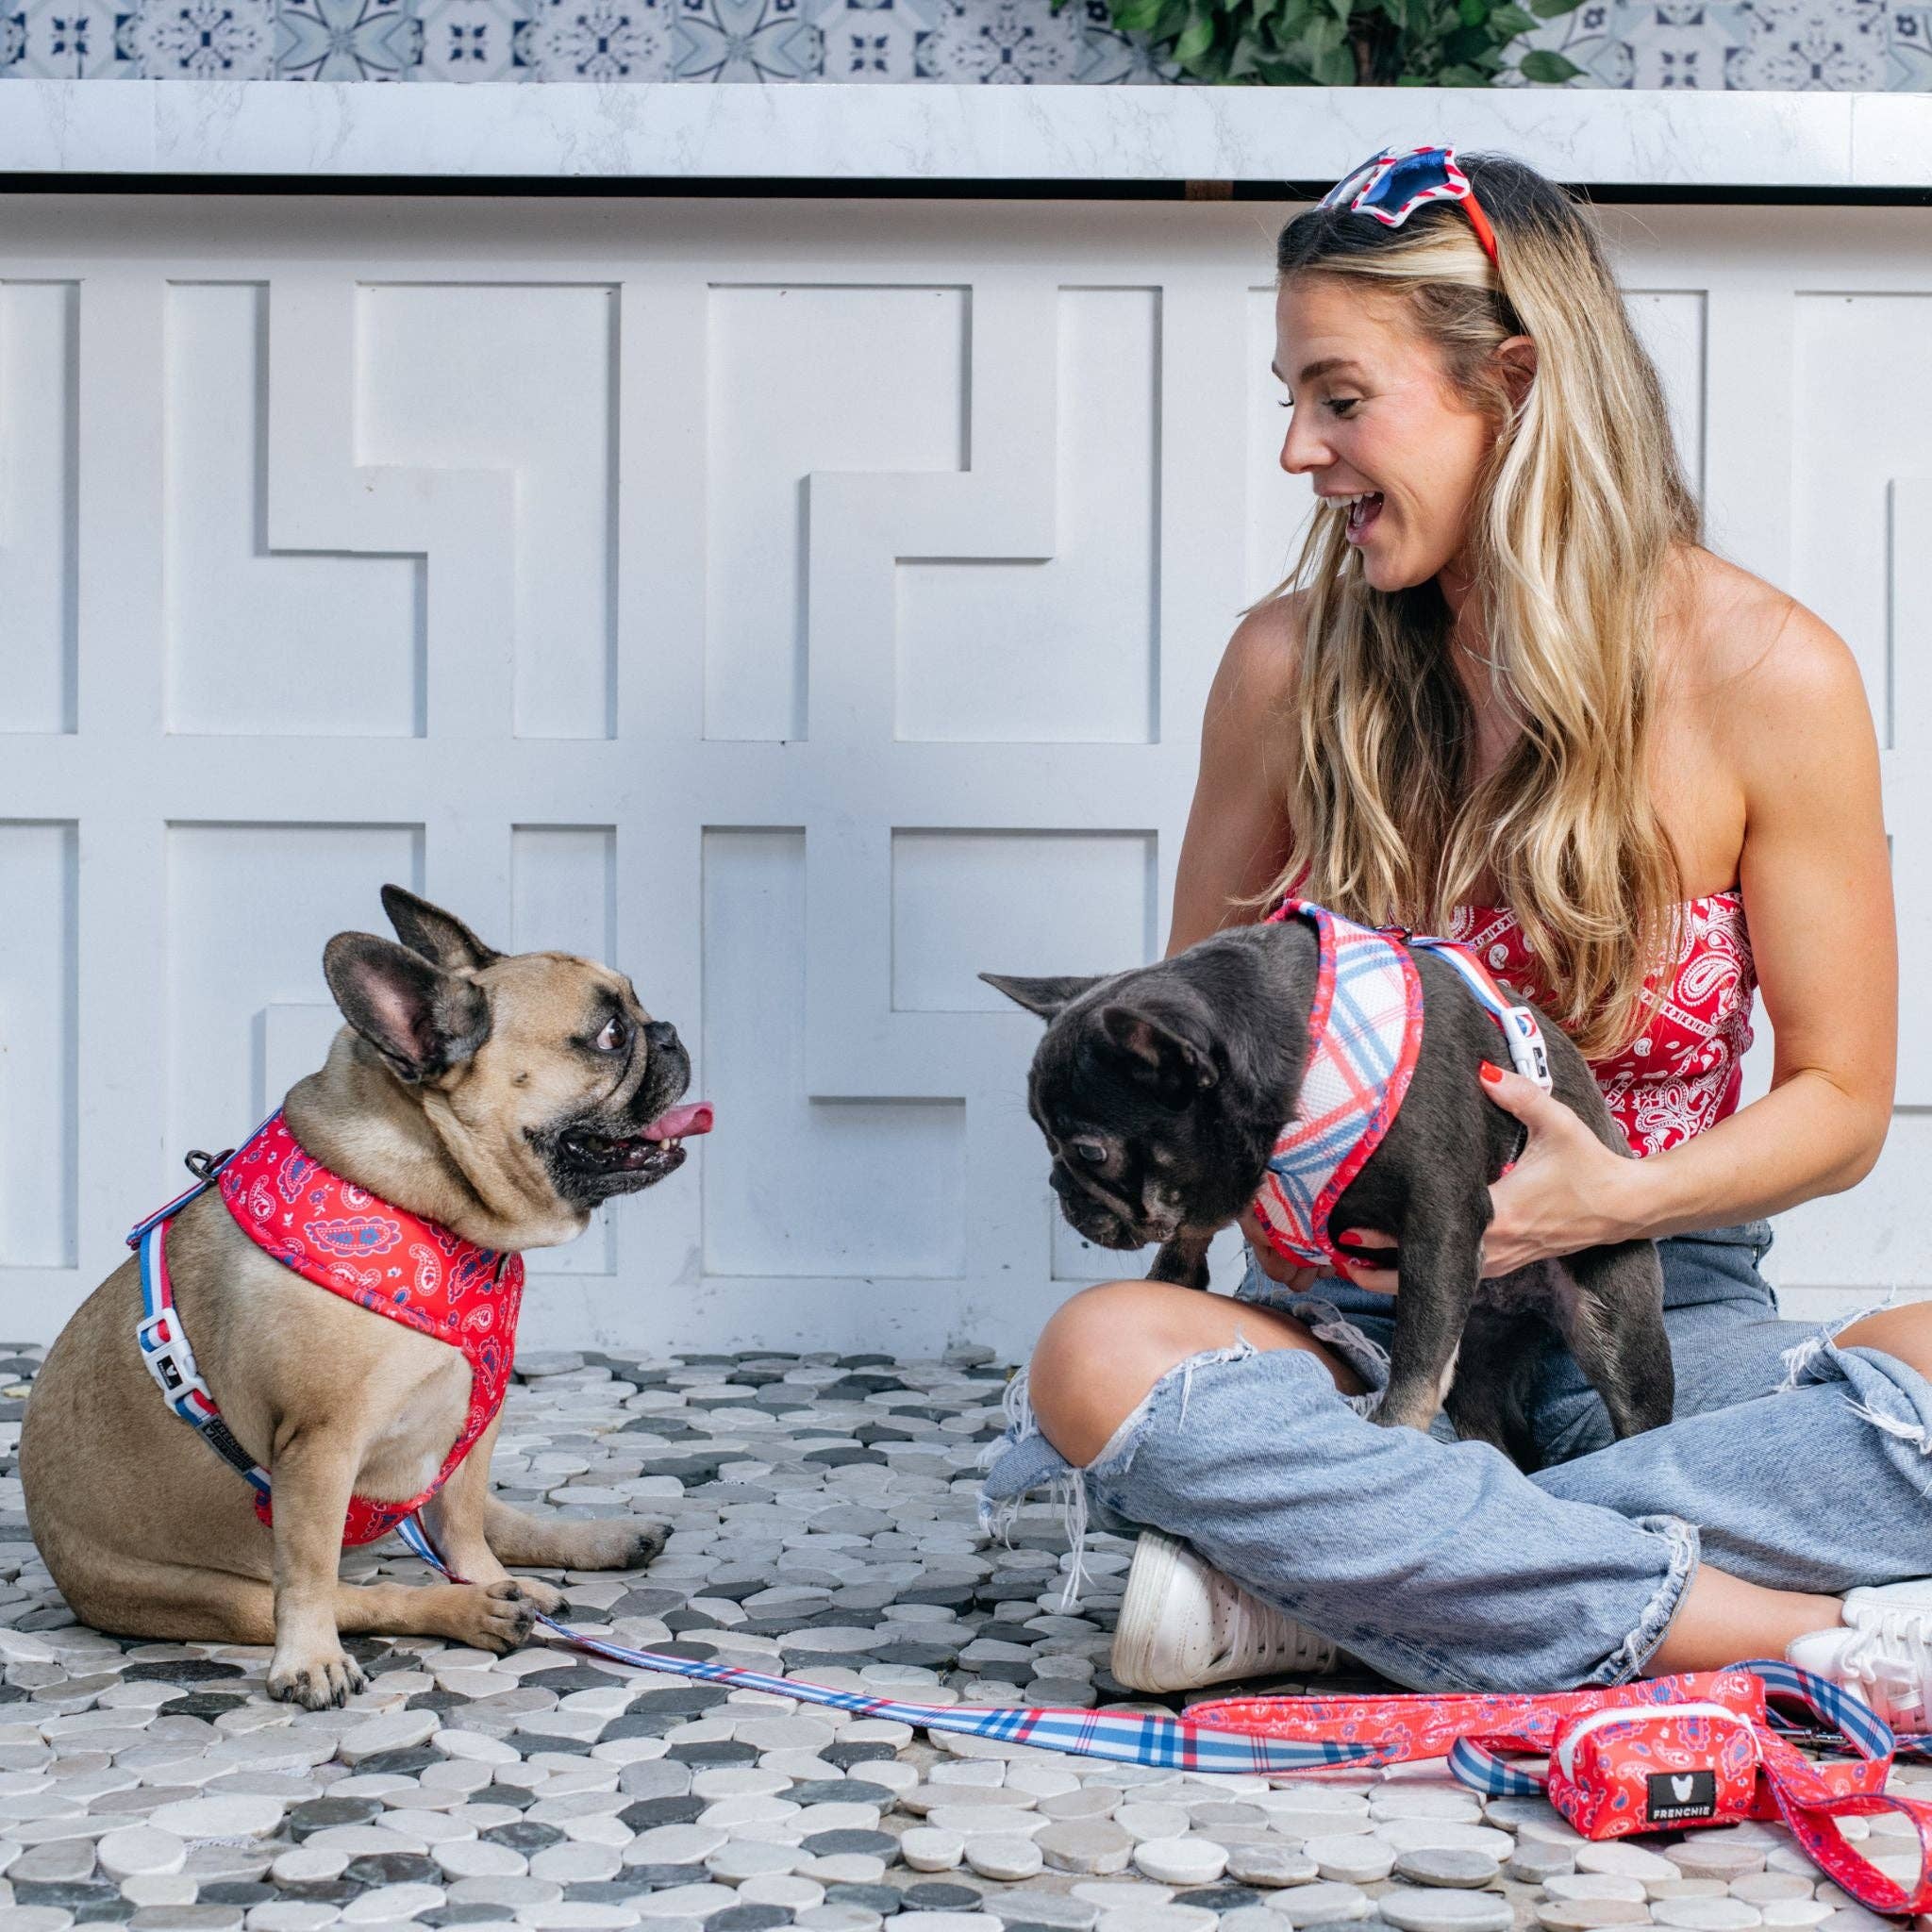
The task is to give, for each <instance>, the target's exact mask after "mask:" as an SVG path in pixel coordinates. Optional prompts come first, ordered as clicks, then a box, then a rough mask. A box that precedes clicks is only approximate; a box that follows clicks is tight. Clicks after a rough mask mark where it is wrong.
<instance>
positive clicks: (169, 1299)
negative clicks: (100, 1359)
mask: <svg viewBox="0 0 1932 1932" xmlns="http://www.w3.org/2000/svg"><path fill="white" fill-rule="evenodd" d="M197 1158H199V1157H197ZM196 1172H198V1173H201V1174H203V1178H202V1180H201V1182H200V1184H199V1185H198V1186H196V1187H192V1188H191V1189H190V1190H189V1191H187V1192H186V1193H185V1194H182V1195H180V1196H178V1197H177V1198H176V1199H175V1200H173V1201H170V1202H169V1203H168V1205H167V1206H166V1207H165V1208H161V1209H160V1211H159V1212H158V1213H156V1214H152V1215H150V1216H149V1217H148V1219H147V1220H145V1221H143V1222H142V1224H141V1225H140V1226H139V1227H137V1228H136V1229H134V1231H133V1232H132V1233H131V1234H130V1235H129V1236H128V1237H127V1245H128V1246H129V1247H130V1248H135V1249H138V1250H139V1251H140V1254H141V1293H142V1305H143V1308H144V1317H143V1319H142V1323H141V1325H140V1327H139V1328H138V1329H137V1330H136V1331H135V1332H136V1336H137V1339H138V1340H139V1341H140V1343H141V1354H142V1363H143V1364H144V1365H145V1367H146V1369H147V1372H148V1374H150V1375H152V1376H153V1377H154V1379H155V1384H156V1386H157V1387H158V1389H159V1390H160V1391H161V1393H162V1394H163V1395H164V1396H166V1397H167V1400H168V1406H169V1407H171V1408H172V1409H173V1410H174V1411H175V1414H176V1415H178V1416H179V1417H180V1418H181V1419H182V1421H183V1422H186V1423H192V1424H193V1425H194V1427H195V1428H196V1429H198V1430H199V1431H200V1432H201V1437H202V1440H203V1441H206V1442H207V1443H208V1447H209V1448H211V1449H212V1450H213V1451H214V1452H215V1454H216V1455H217V1456H219V1457H221V1458H222V1460H223V1461H224V1462H225V1463H227V1464H228V1465H229V1466H230V1467H231V1468H232V1469H234V1470H236V1471H237V1472H239V1473H240V1474H242V1476H243V1477H244V1478H245V1479H246V1480H247V1482H248V1483H249V1484H250V1486H251V1487H252V1488H253V1489H254V1491H255V1513H256V1514H257V1515H258V1517H260V1519H261V1520H262V1522H263V1523H270V1522H272V1521H273V1517H272V1515H271V1512H270V1507H269V1474H268V1471H267V1470H265V1469H263V1468H262V1467H261V1465H260V1464H259V1463H258V1462H257V1461H256V1460H255V1458H254V1457H251V1456H250V1455H249V1453H248V1452H247V1450H246V1449H244V1448H243V1447H242V1444H241V1443H240V1442H239V1441H237V1440H236V1438H235V1436H234V1434H233V1432H232V1431H231V1430H230V1429H229V1427H228V1425H227V1424H226V1423H225V1422H224V1421H223V1420H222V1414H221V1411H220V1409H218V1408H217V1407H215V1401H214V1397H213V1396H212V1395H211V1394H209V1392H208V1384H207V1383H206V1382H204V1381H203V1380H202V1378H201V1375H200V1373H199V1372H198V1370H197V1369H196V1366H195V1360H194V1351H193V1350H192V1348H191V1347H190V1346H189V1345H188V1337H187V1336H186V1334H184V1333H183V1331H182V1327H181V1316H180V1311H179V1310H178V1309H177V1308H176V1307H175V1291H174V1285H173V1283H172V1282H171V1281H170V1279H169V1276H168V1247H167V1241H168V1228H169V1225H170V1224H171V1223H172V1222H173V1221H174V1219H175V1216H176V1215H177V1214H179V1213H180V1211H181V1210H182V1208H185V1207H187V1206H188V1204H189V1203H190V1202H191V1201H192V1200H194V1199H196V1198H197V1197H198V1196H199V1195H201V1194H203V1193H205V1192H206V1191H208V1189H209V1188H210V1187H219V1189H220V1191H221V1196H222V1199H223V1201H224V1202H225V1204H226V1206H227V1209H228V1212H229V1213H230V1214H231V1215H233V1216H234V1218H235V1222H236V1224H237V1225H238V1226H239V1227H240V1228H241V1229H242V1232H243V1233H244V1234H246V1235H247V1236H248V1238H249V1240H250V1241H254V1242H255V1243H256V1245H257V1246H258V1247H259V1248H260V1249H261V1250H262V1252H263V1253H264V1254H266V1255H267V1256H268V1257H270V1258H271V1259H272V1260H275V1261H279V1262H280V1263H281V1264H282V1266H283V1267H285V1268H290V1269H292V1270H293V1271H294V1272H295V1273H296V1274H299V1275H301V1276H302V1277H303V1279H304V1280H306V1281H312V1282H314V1283H315V1285H316V1286H317V1287H318V1288H325V1289H327V1290H328V1291H329V1292H330V1293H331V1294H339V1295H341V1296H342V1297H343V1299H344V1300H347V1301H352V1302H354V1303H355V1304H356V1305H357V1307H363V1308H367V1309H369V1310H370V1311H371V1312H372V1313H374V1314H378V1315H387V1316H388V1317H389V1319H390V1320H391V1321H392V1322H401V1323H403V1324H405V1325H406V1326H408V1327H410V1328H414V1329H417V1330H419V1331H420V1332H421V1333H423V1334H425V1335H427V1336H430V1337H432V1338H433V1339H434V1340H436V1341H442V1342H447V1343H448V1344H449V1346H450V1347H452V1348H455V1349H458V1350H460V1351H461V1353H462V1355H463V1357H464V1358H465V1359H466V1360H467V1361H468V1362H469V1364H470V1406H469V1409H468V1411H467V1413H466V1414H465V1416H464V1418H463V1426H462V1428H461V1430H460V1431H459V1432H458V1436H457V1439H456V1441H455V1442H454V1443H453V1444H451V1446H450V1451H449V1454H448V1455H447V1456H445V1457H443V1459H442V1467H441V1469H439V1470H438V1471H437V1473H436V1479H435V1480H434V1481H433V1482H432V1483H431V1484H430V1485H429V1487H428V1488H427V1489H426V1490H425V1491H423V1492H422V1494H421V1495H418V1496H411V1497H410V1498H409V1499H408V1502H404V1503H386V1502H379V1501H375V1500H373V1499H371V1498H369V1497H366V1496H356V1497H352V1498H351V1499H350V1502H349V1508H348V1514H347V1517H346V1519H345V1521H344V1523H343V1525H342V1541H343V1543H344V1545H354V1544H357V1543H369V1542H374V1541H375V1540H376V1538H377V1537H380V1536H387V1535H388V1534H389V1532H390V1531H391V1530H392V1529H394V1528H396V1527H397V1526H398V1525H399V1524H402V1523H404V1522H405V1521H407V1520H408V1518H409V1517H412V1516H413V1515H414V1514H415V1513H416V1511H417V1510H419V1509H420V1508H422V1507H423V1506H424V1505H425V1503H427V1502H428V1501H429V1500H430V1498H431V1497H432V1496H434V1495H435V1494H436V1492H437V1491H439V1490H440V1489H441V1488H442V1486H443V1484H444V1483H446V1482H447V1481H448V1480H449V1479H450V1477H451V1476H452V1475H453V1474H455V1473H456V1469H457V1465H458V1463H460V1462H461V1461H462V1459H463V1457H466V1456H467V1455H468V1454H469V1453H470V1451H471V1449H472V1448H474V1447H475V1443H476V1441H477V1439H478V1438H479V1437H480V1436H481V1435H482V1434H483V1432H484V1430H485V1429H487V1428H488V1427H489V1426H490V1424H491V1422H492V1421H494V1420H495V1417H496V1412H497V1410H498V1409H500V1408H501V1407H503V1398H504V1396H505V1395H506V1394H507V1393H508V1391H509V1376H510V1363H511V1359H512V1357H514V1355H515V1353H516V1336H517V1312H518V1309H519V1308H520V1307H521V1306H522V1303H523V1294H524V1263H523V1257H521V1256H519V1255H508V1254H501V1253H498V1252H497V1251H496V1250H494V1249H491V1248H485V1247H479V1246H478V1245H477V1243H476V1242H475V1241H465V1240H464V1239H463V1237H462V1236H461V1235H459V1234H454V1233H452V1232H451V1231H450V1229H448V1228H446V1227H440V1226H438V1225H437V1224H436V1223H435V1222H433V1221H425V1220H424V1219H423V1217H422V1216H421V1215H417V1214H411V1213H409V1212H408V1209H406V1208H397V1207H394V1206H392V1205H391V1203H390V1202H387V1201H384V1200H382V1199H380V1198H379V1197H378V1196H376V1195H375V1194H372V1193H371V1192H370V1191H368V1190H367V1189H366V1188H358V1186H357V1185H356V1184H355V1183H354V1182H353V1181H347V1180H344V1179H343V1178H342V1177H341V1175H340V1174H331V1173H330V1172H329V1170H328V1169H327V1168H325V1167H324V1166H323V1165H322V1163H321V1162H320V1161H318V1160H315V1159H314V1158H311V1157H310V1156H309V1155H308V1154H305V1153H304V1152H303V1150H302V1148H301V1146H300V1144H299V1143H298V1142H297V1141H296V1140H295V1137H294V1136H293V1135H292V1134H291V1133H290V1131H289V1129H288V1125H287V1124H286V1123H285V1122H284V1121H283V1119H282V1116H281V1114H280V1113H279V1112H277V1113H275V1114H273V1115H271V1116H270V1117H269V1119H268V1121H267V1122H266V1123H265V1124H263V1125H262V1126H260V1127H258V1129H257V1130H256V1132H255V1133H254V1134H253V1135H252V1136H251V1137H250V1138H249V1140H248V1141H247V1143H246V1144H245V1145H244V1146H242V1147H241V1148H240V1149H238V1150H237V1151H236V1152H234V1153H232V1154H227V1155H224V1156H223V1157H222V1158H220V1159H218V1160H213V1161H206V1162H205V1164H204V1166H203V1167H202V1168H198V1169H196Z"/></svg>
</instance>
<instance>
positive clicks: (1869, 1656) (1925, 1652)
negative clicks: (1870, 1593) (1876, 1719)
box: [1837, 1610, 1932, 1716]
mask: <svg viewBox="0 0 1932 1932" xmlns="http://www.w3.org/2000/svg"><path fill="white" fill-rule="evenodd" d="M1837 1666H1838V1669H1839V1671H1840V1673H1841V1674H1843V1675H1845V1676H1848V1677H1852V1678H1856V1679H1857V1682H1858V1683H1860V1684H1864V1685H1869V1686H1871V1687H1872V1688H1873V1689H1874V1690H1879V1691H1883V1693H1884V1696H1885V1701H1886V1705H1887V1707H1888V1709H1889V1711H1890V1714H1891V1715H1892V1716H1897V1715H1899V1714H1901V1713H1907V1714H1911V1715H1914V1716H1916V1715H1920V1714H1922V1713H1923V1712H1924V1709H1925V1701H1926V1687H1927V1685H1928V1684H1932V1633H1928V1631H1927V1628H1926V1621H1925V1618H1924V1616H1923V1615H1922V1614H1918V1613H1915V1612H1912V1611H1908V1610H1890V1611H1881V1612H1880V1613H1879V1615H1878V1616H1876V1617H1875V1618H1874V1619H1873V1620H1872V1621H1871V1622H1870V1623H1868V1624H1861V1625H1859V1626H1858V1627H1857V1628H1856V1629H1854V1630H1852V1631H1851V1633H1850V1640H1849V1641H1847V1642H1846V1643H1845V1645H1844V1647H1843V1648H1842V1649H1841V1650H1840V1652H1839V1654H1838V1658H1837Z"/></svg>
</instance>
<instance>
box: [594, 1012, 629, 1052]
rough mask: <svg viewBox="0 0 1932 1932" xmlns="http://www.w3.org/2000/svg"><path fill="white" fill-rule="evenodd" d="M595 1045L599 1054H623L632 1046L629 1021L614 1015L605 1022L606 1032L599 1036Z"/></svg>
mask: <svg viewBox="0 0 1932 1932" xmlns="http://www.w3.org/2000/svg"><path fill="white" fill-rule="evenodd" d="M594 1043H595V1045H596V1048H597V1051H598V1052H599V1053H622V1052H623V1051H624V1050H625V1047H627V1046H628V1045H629V1044H630V1023H629V1021H627V1020H625V1019H624V1018H623V1017H622V1016H621V1015H619V1014H616V1013H612V1014H611V1016H610V1017H609V1019H608V1020H607V1021H605V1023H604V1030H603V1032H601V1033H600V1034H598V1036H597V1038H596V1041H595V1042H594Z"/></svg>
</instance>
